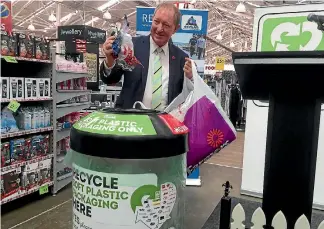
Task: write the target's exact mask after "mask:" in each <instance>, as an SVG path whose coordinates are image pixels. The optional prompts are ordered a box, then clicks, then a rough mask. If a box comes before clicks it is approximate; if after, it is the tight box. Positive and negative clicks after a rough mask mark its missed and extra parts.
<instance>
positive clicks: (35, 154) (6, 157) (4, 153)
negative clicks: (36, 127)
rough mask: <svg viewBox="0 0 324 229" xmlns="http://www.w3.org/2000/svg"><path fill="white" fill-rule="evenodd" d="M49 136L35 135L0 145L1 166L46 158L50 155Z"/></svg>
mask: <svg viewBox="0 0 324 229" xmlns="http://www.w3.org/2000/svg"><path fill="white" fill-rule="evenodd" d="M49 144H50V141H49V135H48V134H45V135H35V136H29V137H26V138H18V139H11V140H10V141H9V142H3V143H1V166H2V167H5V166H9V165H15V164H18V163H21V162H25V161H30V160H33V159H37V158H42V157H44V156H48V155H49V153H50V145H49Z"/></svg>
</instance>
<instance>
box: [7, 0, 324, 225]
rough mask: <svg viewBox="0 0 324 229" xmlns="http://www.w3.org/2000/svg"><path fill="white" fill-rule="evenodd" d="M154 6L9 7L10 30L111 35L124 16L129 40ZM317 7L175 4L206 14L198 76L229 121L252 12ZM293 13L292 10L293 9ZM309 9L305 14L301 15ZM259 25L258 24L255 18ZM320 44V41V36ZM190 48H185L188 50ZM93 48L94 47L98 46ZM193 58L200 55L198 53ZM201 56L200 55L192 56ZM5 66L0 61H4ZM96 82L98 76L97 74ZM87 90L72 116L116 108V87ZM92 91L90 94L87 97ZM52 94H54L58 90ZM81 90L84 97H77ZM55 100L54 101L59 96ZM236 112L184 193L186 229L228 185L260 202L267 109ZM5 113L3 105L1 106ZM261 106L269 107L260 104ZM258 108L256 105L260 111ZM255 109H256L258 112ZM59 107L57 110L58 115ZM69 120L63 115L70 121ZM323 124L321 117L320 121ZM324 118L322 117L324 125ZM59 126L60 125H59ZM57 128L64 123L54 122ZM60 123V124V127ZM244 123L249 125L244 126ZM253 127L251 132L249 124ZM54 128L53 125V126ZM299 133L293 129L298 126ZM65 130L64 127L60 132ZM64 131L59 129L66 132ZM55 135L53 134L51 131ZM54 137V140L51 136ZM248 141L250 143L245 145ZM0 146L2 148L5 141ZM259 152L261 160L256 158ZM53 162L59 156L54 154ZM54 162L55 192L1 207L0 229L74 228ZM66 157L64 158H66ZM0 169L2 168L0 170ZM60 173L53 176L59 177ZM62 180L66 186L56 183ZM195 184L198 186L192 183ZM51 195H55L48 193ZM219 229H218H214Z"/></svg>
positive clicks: (322, 151) (322, 156)
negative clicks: (238, 58) (230, 131)
mask: <svg viewBox="0 0 324 229" xmlns="http://www.w3.org/2000/svg"><path fill="white" fill-rule="evenodd" d="M159 2H161V1H159V0H157V1H146V0H139V1H123V0H105V1H63V0H58V1H36V0H28V1H27V0H26V1H25V0H14V1H12V3H11V4H12V25H13V26H12V27H13V31H15V32H19V33H25V34H33V35H35V36H39V37H44V38H46V39H50V40H51V39H52V40H53V39H56V37H57V27H58V26H68V25H87V26H91V27H95V28H98V29H101V30H103V31H111V28H112V26H114V25H115V23H116V22H120V21H121V19H122V18H123V16H124V15H125V14H126V15H127V17H128V20H129V22H130V34H131V35H132V36H135V35H136V34H137V31H136V20H137V19H136V7H155V6H156V5H157V4H158V3H159ZM319 2H320V1H304V0H301V1H288V2H287V1H244V2H241V1H218V0H215V1H209V0H192V1H186V2H184V1H180V2H176V1H174V3H175V4H177V5H178V6H179V8H183V7H185V5H186V4H188V8H192V9H202V10H208V32H207V36H206V48H205V50H204V55H203V57H202V58H203V59H204V68H203V69H204V71H203V72H200V75H201V76H202V77H203V78H204V79H205V82H206V83H207V84H208V85H209V86H210V87H211V89H212V90H213V91H214V92H215V93H216V95H217V96H218V97H219V99H220V101H221V103H222V106H223V108H224V110H225V111H226V112H227V114H228V115H229V116H230V112H231V110H230V106H231V104H230V97H231V92H232V90H233V88H237V89H238V85H236V74H235V70H234V66H233V64H232V57H231V54H232V52H243V51H251V50H256V49H257V45H258V44H256V36H257V35H256V33H255V32H254V31H255V30H256V27H257V26H256V23H255V20H256V19H255V17H262V15H257V16H256V15H255V10H256V8H267V7H271V8H272V9H273V8H277V9H279V8H280V7H281V6H291V7H300V6H302V7H306V6H303V5H302V4H309V3H314V4H311V5H307V7H308V8H309V10H310V11H312V10H314V9H316V8H317V7H318V11H319V12H320V13H321V14H323V15H324V8H320V7H323V5H318V4H317V3H319ZM291 9H295V8H291ZM304 9H306V8H304ZM258 19H259V18H258ZM323 41H324V35H323ZM188 46H189V44H188ZM95 48H96V46H95ZM59 49H60V44H59V43H57V47H56V51H57V52H59ZM196 52H197V50H196ZM197 55H198V52H197ZM217 58H224V60H225V65H224V70H222V71H221V70H216V69H215V61H216V59H217ZM98 59H99V63H100V62H101V61H103V59H104V56H103V54H102V53H101V49H100V44H99V51H98ZM2 61H3V60H2ZM96 74H98V72H96ZM91 80H92V81H91V83H89V82H88V88H86V89H85V90H83V89H80V88H78V89H77V90H78V92H77V93H79V94H78V95H82V96H84V95H86V96H91V99H90V100H89V101H88V102H86V103H82V104H83V105H82V107H81V106H80V107H79V108H75V109H74V110H73V112H80V111H82V112H83V111H84V112H86V111H90V110H91V109H95V108H96V107H97V106H98V104H99V103H98V101H100V102H107V103H105V105H106V106H113V105H114V102H115V101H116V98H117V97H118V95H119V92H120V90H121V84H118V85H115V86H109V87H106V86H102V83H101V82H100V81H99V78H98V77H97V78H92V79H91ZM89 89H90V90H91V91H89ZM55 90H56V89H55ZM81 90H83V92H82V91H81ZM60 93H61V92H60V90H58V91H57V94H54V93H53V96H54V95H55V96H58V98H59V96H60V95H59V94H60ZM237 99H238V100H239V103H238V105H237V106H238V107H236V108H235V109H240V112H238V114H237V115H236V118H234V119H235V121H234V122H235V127H236V129H237V139H236V140H235V141H234V142H233V143H232V144H230V145H229V146H227V147H226V148H225V149H223V150H221V151H220V152H219V153H217V154H215V155H214V156H213V157H211V158H210V159H209V160H208V161H207V162H206V163H204V164H203V165H202V166H201V167H200V170H199V171H197V172H198V174H196V175H195V177H192V179H193V180H196V181H197V182H198V183H197V184H198V185H197V186H196V185H190V186H188V187H187V196H186V199H187V207H188V209H187V210H186V212H187V216H186V225H190V227H189V226H188V228H186V229H199V228H202V227H203V225H204V224H205V223H206V221H207V219H208V218H209V216H210V214H211V213H212V212H213V210H214V208H215V207H216V206H217V205H218V204H219V201H220V199H221V198H222V196H223V194H224V188H223V187H222V185H223V184H224V183H225V182H226V181H230V182H231V184H232V186H233V189H232V190H231V194H230V195H231V196H232V197H240V198H244V199H247V200H253V201H258V202H260V201H261V199H260V197H262V186H263V183H262V182H263V169H264V165H263V164H264V152H265V139H266V127H267V121H266V120H267V108H260V107H258V106H255V104H254V103H252V102H250V101H249V102H247V101H244V100H243V98H242V97H241V96H238V97H237ZM1 102H2V105H3V104H5V103H3V102H4V100H2V101H1ZM258 102H259V103H260V104H261V105H262V106H267V104H266V103H262V102H260V101H258ZM259 103H258V104H259ZM260 104H259V105H260ZM59 108H60V107H59V106H58V107H57V109H59ZM323 109H324V107H323ZM67 115H68V114H67ZM322 116H323V113H322ZM322 116H321V117H322ZM61 118H62V117H61ZM58 122H61V120H59V119H58ZM62 122H64V121H62ZM247 122H248V124H246V123H247ZM253 123H254V124H253ZM323 123H324V122H321V127H320V136H319V146H318V147H319V150H318V164H317V172H316V173H317V174H324V170H323V168H324V145H323V142H324V140H321V139H323V138H324V126H323V125H324V124H323ZM54 125H55V124H54ZM296 125H298V124H296ZM60 128H62V126H60ZM63 129H64V128H63ZM54 131H57V129H56V127H55V128H54ZM54 134H55V133H54ZM57 136H58V137H57V140H59V141H62V143H60V144H61V145H60V147H63V145H64V144H65V141H68V128H67V129H66V132H65V133H64V132H61V133H57ZM247 136H248V138H249V139H248V140H247V139H246V138H247ZM2 142H3V140H2ZM259 152H261V153H259ZM53 153H54V154H55V153H57V152H53ZM59 155H60V153H58V155H56V156H53V157H54V158H53V160H54V162H53V164H54V163H55V164H57V165H56V166H55V169H54V167H52V169H53V173H55V175H53V183H54V184H53V186H52V187H50V188H51V189H50V192H49V193H47V194H44V195H39V193H38V192H34V193H31V194H29V195H26V196H23V197H21V198H18V199H16V200H12V201H10V202H7V203H5V204H2V206H1V210H2V213H1V228H4V229H13V228H17V229H22V228H24V229H36V228H62V229H63V228H71V227H72V202H71V197H72V191H71V182H72V174H71V171H70V170H69V169H68V168H66V167H65V166H63V165H62V164H60V163H62V155H60V156H59ZM63 157H64V155H63ZM2 167H3V166H2ZM58 168H60V169H61V170H60V171H58V170H57V169H58ZM60 177H61V178H62V177H64V179H63V178H62V179H61V178H60ZM193 183H194V184H196V183H195V182H193ZM51 191H53V192H54V193H55V195H53V194H52V193H51ZM323 192H324V179H320V178H319V176H317V178H316V182H315V197H314V207H315V209H316V210H315V212H316V213H318V214H324V213H323V212H322V211H323V210H324V195H323V194H321V193H323ZM215 228H216V227H215Z"/></svg>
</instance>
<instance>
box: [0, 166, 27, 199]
mask: <svg viewBox="0 0 324 229" xmlns="http://www.w3.org/2000/svg"><path fill="white" fill-rule="evenodd" d="M21 193H22V190H21V167H18V168H15V169H11V170H8V171H6V172H5V173H2V174H1V200H2V201H3V200H4V199H5V198H8V197H13V196H18V195H20V194H21Z"/></svg>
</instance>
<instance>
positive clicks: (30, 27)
mask: <svg viewBox="0 0 324 229" xmlns="http://www.w3.org/2000/svg"><path fill="white" fill-rule="evenodd" d="M27 29H28V30H31V31H34V30H35V26H34V25H33V23H30V25H29V26H28V27H27Z"/></svg>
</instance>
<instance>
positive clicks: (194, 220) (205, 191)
mask: <svg viewBox="0 0 324 229" xmlns="http://www.w3.org/2000/svg"><path fill="white" fill-rule="evenodd" d="M201 177H202V182H203V183H202V187H200V188H198V187H188V188H187V192H186V197H185V198H186V200H187V204H186V206H187V207H186V218H185V228H186V229H199V228H201V227H202V226H203V225H204V223H205V222H206V220H207V219H208V217H209V216H210V214H211V213H212V211H213V210H214V208H215V207H216V206H217V204H218V202H219V201H220V199H221V197H222V195H223V188H222V184H223V183H224V182H225V181H227V180H230V181H231V183H232V185H233V187H234V190H233V191H232V192H231V194H232V195H233V196H239V187H240V184H241V170H240V169H233V168H227V167H221V166H215V165H210V164H204V165H203V166H202V167H201ZM21 222H23V223H22V224H20V223H21ZM17 224H18V225H17ZM1 228H3V229H51V228H55V229H69V228H72V202H71V188H68V189H65V190H63V191H61V192H59V194H58V195H57V196H56V197H52V196H48V197H46V198H44V199H42V200H37V201H36V202H33V203H30V204H29V205H25V206H24V207H18V206H17V210H13V211H11V212H8V213H6V214H3V215H2V220H1Z"/></svg>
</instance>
